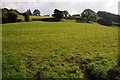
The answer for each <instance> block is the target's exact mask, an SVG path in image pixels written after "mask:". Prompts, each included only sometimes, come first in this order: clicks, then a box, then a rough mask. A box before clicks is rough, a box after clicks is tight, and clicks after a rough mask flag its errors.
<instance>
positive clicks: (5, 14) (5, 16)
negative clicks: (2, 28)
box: [1, 8, 9, 23]
mask: <svg viewBox="0 0 120 80" xmlns="http://www.w3.org/2000/svg"><path fill="white" fill-rule="evenodd" d="M1 11H2V23H7V22H8V12H9V10H8V9H7V8H3V9H1Z"/></svg>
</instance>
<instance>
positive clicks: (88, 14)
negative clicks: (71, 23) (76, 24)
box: [81, 9, 97, 23]
mask: <svg viewBox="0 0 120 80" xmlns="http://www.w3.org/2000/svg"><path fill="white" fill-rule="evenodd" d="M81 17H82V18H83V19H85V20H86V22H87V23H88V22H89V21H96V20H97V16H96V13H95V12H94V11H93V10H91V9H85V10H84V11H83V12H82V13H81Z"/></svg>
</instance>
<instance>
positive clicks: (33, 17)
mask: <svg viewBox="0 0 120 80" xmlns="http://www.w3.org/2000/svg"><path fill="white" fill-rule="evenodd" d="M39 18H41V19H43V18H52V17H51V16H30V20H32V19H39ZM18 19H21V20H24V16H22V15H18Z"/></svg>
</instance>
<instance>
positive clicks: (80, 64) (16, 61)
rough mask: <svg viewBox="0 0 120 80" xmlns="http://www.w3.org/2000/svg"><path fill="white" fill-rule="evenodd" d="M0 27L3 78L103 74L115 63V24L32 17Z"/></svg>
mask: <svg viewBox="0 0 120 80" xmlns="http://www.w3.org/2000/svg"><path fill="white" fill-rule="evenodd" d="M2 28H3V31H2V36H3V37H2V38H3V41H2V44H3V46H2V48H3V51H2V57H3V58H2V62H3V64H2V66H3V67H2V70H3V72H2V73H3V78H7V77H8V78H9V77H10V78H13V77H14V78H15V77H20V78H32V77H33V76H35V75H36V74H37V73H39V76H40V77H42V78H50V77H52V78H84V77H88V76H91V77H96V76H97V77H101V78H106V76H107V71H109V69H111V68H112V67H114V66H115V65H116V63H117V62H116V61H117V55H118V28H117V27H107V26H102V25H99V24H96V23H93V24H86V23H75V22H71V21H68V22H40V21H39V22H37V21H36V22H24V23H9V24H3V27H2ZM86 72H87V73H88V74H86ZM93 73H94V74H93ZM96 79H97V78H96Z"/></svg>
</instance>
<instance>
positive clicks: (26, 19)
mask: <svg viewBox="0 0 120 80" xmlns="http://www.w3.org/2000/svg"><path fill="white" fill-rule="evenodd" d="M23 16H24V19H25V21H26V22H29V21H30V17H29V13H27V12H25V13H23Z"/></svg>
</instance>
